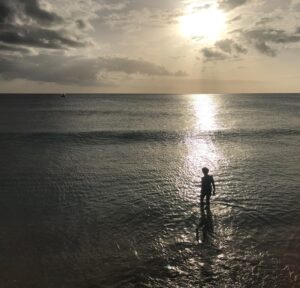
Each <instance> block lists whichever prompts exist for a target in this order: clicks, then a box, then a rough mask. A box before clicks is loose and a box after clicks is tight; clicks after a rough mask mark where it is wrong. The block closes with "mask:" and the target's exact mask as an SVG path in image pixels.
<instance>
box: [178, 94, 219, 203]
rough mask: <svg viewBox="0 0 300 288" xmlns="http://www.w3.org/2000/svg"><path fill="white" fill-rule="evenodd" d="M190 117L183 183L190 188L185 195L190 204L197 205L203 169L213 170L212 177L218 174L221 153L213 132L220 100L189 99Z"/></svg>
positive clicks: (205, 96) (207, 96)
mask: <svg viewBox="0 0 300 288" xmlns="http://www.w3.org/2000/svg"><path fill="white" fill-rule="evenodd" d="M188 101H189V102H190V105H189V107H190V113H189V114H190V115H191V117H192V119H193V122H192V123H191V126H190V129H189V133H188V134H187V136H186V139H185V145H186V149H187V152H186V153H187V154H186V158H185V164H184V167H183V171H182V176H183V175H184V176H183V178H184V179H182V180H183V181H184V182H186V184H187V186H188V187H189V192H186V193H185V197H188V198H189V200H190V201H192V202H194V201H198V196H197V195H198V194H199V193H200V187H199V185H200V181H201V176H202V170H201V169H202V168H203V167H204V166H206V167H208V168H209V169H210V172H211V174H214V173H215V172H217V170H218V165H219V163H220V161H221V158H222V156H221V153H220V151H219V150H218V148H217V147H216V145H215V141H214V131H216V130H217V129H219V127H218V125H217V120H216V116H217V102H216V101H217V97H214V95H206V94H201V95H189V96H188Z"/></svg>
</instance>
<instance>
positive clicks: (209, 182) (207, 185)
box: [200, 167, 216, 206]
mask: <svg viewBox="0 0 300 288" xmlns="http://www.w3.org/2000/svg"><path fill="white" fill-rule="evenodd" d="M202 172H203V174H204V176H203V177H202V178H201V193H200V205H201V206H203V205H204V198H205V197H206V205H207V206H209V204H210V197H211V192H212V193H213V195H215V194H216V193H215V191H216V187H215V181H214V178H213V176H212V175H208V172H209V169H208V168H206V167H203V168H202Z"/></svg>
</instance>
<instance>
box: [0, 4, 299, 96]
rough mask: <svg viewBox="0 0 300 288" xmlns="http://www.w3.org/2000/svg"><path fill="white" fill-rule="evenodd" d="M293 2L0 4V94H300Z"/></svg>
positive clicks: (297, 33) (296, 8) (297, 8)
mask: <svg viewBox="0 0 300 288" xmlns="http://www.w3.org/2000/svg"><path fill="white" fill-rule="evenodd" d="M299 60H300V0H198V1H195V0H51V1H50V0H0V93H72V92H73V93H274V92H275V93H285V92H299V91H300V65H299V64H300V61H299Z"/></svg>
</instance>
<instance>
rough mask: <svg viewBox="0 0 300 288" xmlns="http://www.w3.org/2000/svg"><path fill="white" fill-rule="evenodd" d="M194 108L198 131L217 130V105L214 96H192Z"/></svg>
mask: <svg viewBox="0 0 300 288" xmlns="http://www.w3.org/2000/svg"><path fill="white" fill-rule="evenodd" d="M191 100H192V106H193V109H194V111H195V117H196V119H197V121H196V129H197V128H198V129H199V130H200V131H211V130H216V129H217V125H216V120H215V115H216V103H215V101H216V100H215V98H214V96H213V95H207V94H200V95H198V94H195V95H192V98H191Z"/></svg>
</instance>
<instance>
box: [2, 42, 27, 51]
mask: <svg viewBox="0 0 300 288" xmlns="http://www.w3.org/2000/svg"><path fill="white" fill-rule="evenodd" d="M0 51H13V52H22V53H29V52H30V50H29V49H27V48H23V47H15V46H10V45H5V44H1V43H0Z"/></svg>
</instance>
